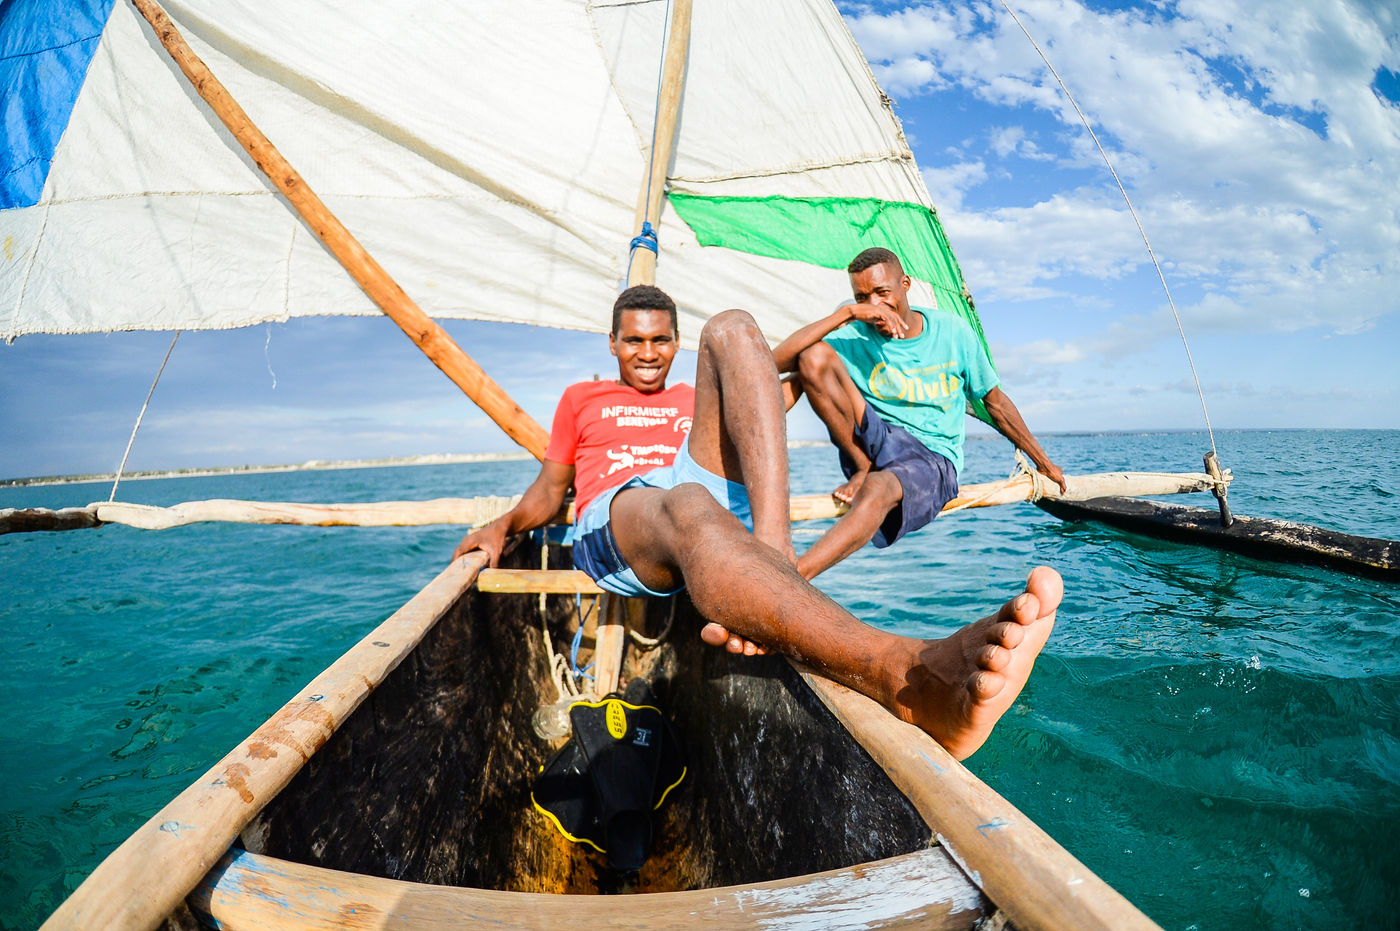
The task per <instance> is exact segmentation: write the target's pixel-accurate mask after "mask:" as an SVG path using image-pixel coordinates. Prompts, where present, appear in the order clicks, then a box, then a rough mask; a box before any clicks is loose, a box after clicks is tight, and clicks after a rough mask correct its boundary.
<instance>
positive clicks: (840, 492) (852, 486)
mask: <svg viewBox="0 0 1400 931" xmlns="http://www.w3.org/2000/svg"><path fill="white" fill-rule="evenodd" d="M869 474H870V469H869V468H868V467H867V468H864V469H861V470H860V471H859V472H857V473H856V474H855V475H852V476H851V477H850V478H848V479H846V483H845V484H844V485H839V486H837V488H836V490H835V491H833V492H832V493H831V497H833V498H835V499H836V500H837V501H844V502H846V503H847V504H850V503H851V502H852V501H854V500H856V495H858V494H860V486H862V485H864V484H865V477H866V476H867V475H869Z"/></svg>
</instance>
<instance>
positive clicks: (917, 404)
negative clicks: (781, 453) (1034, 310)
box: [826, 307, 999, 471]
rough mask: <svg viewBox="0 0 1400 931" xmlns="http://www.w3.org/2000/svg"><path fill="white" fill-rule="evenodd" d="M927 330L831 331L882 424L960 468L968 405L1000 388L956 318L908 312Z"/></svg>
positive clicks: (859, 326) (852, 326) (863, 326)
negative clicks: (912, 333)
mask: <svg viewBox="0 0 1400 931" xmlns="http://www.w3.org/2000/svg"><path fill="white" fill-rule="evenodd" d="M911 309H912V310H914V311H916V312H917V313H918V314H919V315H920V316H922V317H923V318H924V330H923V332H922V333H920V334H919V335H918V336H916V337H914V338H913V339H890V338H889V337H887V336H884V335H882V334H881V333H880V331H879V330H877V329H875V327H873V326H871V325H870V324H868V323H864V322H862V321H860V320H853V321H851V322H850V323H848V324H846V325H845V326H843V327H841V328H840V329H839V330H834V331H832V332H831V333H828V334H827V336H826V341H827V342H828V343H830V344H831V347H832V348H833V349H835V350H836V354H837V355H838V356H840V357H841V361H842V362H844V363H845V364H846V371H847V372H849V373H850V375H851V379H852V380H853V381H854V382H855V383H856V387H857V388H859V389H860V393H861V394H862V395H864V397H865V402H866V403H867V404H869V405H871V406H872V407H874V408H875V411H876V413H878V414H879V415H880V416H881V417H882V418H884V420H885V422H886V423H893V424H898V425H899V426H901V427H903V428H904V429H906V430H908V431H909V432H910V433H912V434H913V435H914V436H915V437H917V438H918V439H919V441H920V442H921V443H923V444H924V445H925V446H927V447H928V448H929V449H931V450H933V451H934V452H936V453H942V454H943V455H944V456H947V457H948V459H949V460H950V461H951V462H952V463H953V467H954V468H956V469H957V470H958V471H962V464H963V457H962V452H963V437H964V435H965V424H964V419H965V418H966V409H967V408H966V402H967V401H969V400H972V399H976V398H981V397H982V396H983V395H985V394H986V393H987V392H988V391H991V390H992V389H993V388H995V387H996V386H997V384H998V383H999V382H998V379H997V373H996V370H995V369H993V368H992V363H991V362H990V361H989V360H988V359H987V354H986V353H985V352H983V351H982V346H981V344H980V343H979V342H978V341H977V337H976V335H974V334H973V332H972V328H971V327H969V326H968V325H967V324H966V323H965V322H964V321H963V319H962V318H961V317H958V316H956V315H954V314H951V313H947V312H944V311H937V310H930V309H929V308H927V307H913V308H911Z"/></svg>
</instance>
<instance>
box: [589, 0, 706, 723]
mask: <svg viewBox="0 0 1400 931" xmlns="http://www.w3.org/2000/svg"><path fill="white" fill-rule="evenodd" d="M690 8H691V0H675V5H674V6H673V7H672V8H671V36H670V39H669V40H668V41H667V43H666V52H665V57H664V58H663V59H662V63H661V83H660V87H659V88H658V90H657V95H656V116H655V119H654V122H653V125H652V147H651V152H650V153H649V158H648V160H647V173H646V177H645V178H644V179H643V181H642V188H641V193H640V194H639V195H638V197H637V222H636V226H635V230H636V235H637V236H638V237H642V236H643V234H644V233H646V232H648V231H651V230H655V228H656V227H658V226H660V224H661V197H662V194H664V193H665V190H666V173H667V169H668V168H669V167H670V165H671V152H672V150H673V149H674V147H675V141H676V122H677V120H678V119H679V116H680V104H681V94H682V93H683V91H684V90H685V67H686V59H687V57H688V56H689V54H690ZM655 242H656V240H655V238H652V244H653V245H655ZM631 252H632V254H631V257H630V258H629V260H628V263H627V286H628V287H629V288H630V287H631V286H633V285H638V284H655V283H656V253H655V252H653V251H652V250H651V249H649V248H645V247H642V246H635V245H634V246H633V248H632V250H631ZM641 605H642V601H641V600H640V599H627V600H626V601H624V600H623V599H621V598H619V597H617V596H616V595H612V594H605V595H604V596H603V602H602V605H601V606H600V610H599V614H598V633H597V640H596V641H595V642H596V647H595V649H594V653H593V691H594V693H595V694H597V695H598V696H599V697H601V696H603V695H606V694H608V693H609V692H612V691H614V690H616V689H617V687H618V682H619V679H620V677H621V674H622V656H623V653H624V651H625V650H626V648H627V623H628V622H629V620H630V621H639V620H640V617H641V614H642V609H641Z"/></svg>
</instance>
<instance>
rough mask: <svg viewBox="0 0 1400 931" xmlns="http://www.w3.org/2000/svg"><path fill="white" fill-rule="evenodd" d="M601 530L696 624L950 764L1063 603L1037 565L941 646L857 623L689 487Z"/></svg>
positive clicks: (1012, 692) (630, 508) (1025, 671)
mask: <svg viewBox="0 0 1400 931" xmlns="http://www.w3.org/2000/svg"><path fill="white" fill-rule="evenodd" d="M612 521H613V529H614V532H615V534H616V538H617V543H618V546H619V548H620V549H621V550H622V555H623V556H624V557H625V558H626V559H627V562H628V564H629V565H630V566H631V567H632V568H633V570H634V571H635V572H636V573H637V576H638V577H639V578H640V579H641V580H642V582H643V583H644V584H646V585H647V586H649V587H653V588H658V589H662V588H665V587H670V586H673V585H675V584H678V583H680V582H682V581H683V582H684V584H685V585H686V587H687V588H688V589H689V590H690V596H691V599H692V600H693V601H694V602H695V607H696V608H697V609H698V610H699V611H700V613H701V614H702V615H704V616H705V617H706V618H708V619H710V620H711V621H713V622H715V623H717V624H719V625H721V626H722V627H723V628H725V629H726V630H727V631H729V632H730V633H732V634H737V635H739V636H741V637H744V638H747V639H749V640H753V641H757V642H759V643H763V644H765V645H767V646H768V647H769V648H772V649H777V650H781V651H782V652H784V653H787V654H788V655H790V656H792V657H793V658H795V659H797V660H799V661H801V662H804V663H806V664H808V665H810V666H812V667H814V668H816V669H817V670H819V671H820V672H822V673H824V674H825V675H828V676H830V677H831V678H833V679H835V680H836V681H838V682H841V683H842V684H844V685H847V686H849V687H850V688H853V689H855V690H857V691H859V692H862V693H864V694H865V695H868V696H869V697H871V698H873V699H875V700H876V701H878V702H880V703H881V704H883V705H884V706H885V707H886V708H888V709H889V710H890V711H892V712H893V713H894V714H896V715H898V716H899V717H900V718H901V719H903V720H905V721H909V722H911V723H913V724H915V725H917V726H918V727H920V728H922V729H923V730H924V731H926V732H927V733H929V734H930V735H932V736H933V737H934V738H935V739H936V740H937V741H938V742H939V743H941V744H942V745H943V746H944V747H946V748H947V749H948V751H949V752H950V753H952V754H953V755H954V756H956V757H958V758H959V759H962V758H965V757H967V756H969V755H971V754H972V752H973V751H975V750H976V749H977V748H978V747H980V746H981V745H982V743H983V741H985V740H986V739H987V736H988V734H990V733H991V730H992V727H993V726H994V725H995V724H996V722H997V720H998V719H999V718H1000V717H1001V716H1002V715H1003V714H1004V713H1005V712H1006V710H1007V709H1008V708H1009V707H1011V704H1012V702H1014V701H1015V699H1016V696H1017V695H1019V694H1020V691H1021V688H1022V687H1023V686H1024V685H1025V683H1026V680H1027V678H1028V677H1029V676H1030V673H1031V668H1032V666H1033V665H1034V663H1035V658H1036V656H1037V655H1038V654H1039V653H1040V650H1041V648H1042V647H1044V645H1045V641H1046V639H1047V638H1048V637H1049V636H1050V631H1051V629H1052V628H1053V627H1054V623H1055V611H1056V608H1057V607H1058V606H1059V603H1060V598H1061V596H1062V594H1063V588H1062V584H1061V582H1060V577H1059V575H1058V574H1057V573H1056V572H1055V571H1054V570H1053V569H1049V568H1046V567H1041V568H1039V569H1036V570H1035V571H1034V572H1032V573H1031V576H1030V579H1029V581H1028V582H1027V584H1026V590H1025V592H1023V593H1022V594H1020V595H1018V596H1016V597H1015V598H1013V599H1012V600H1010V601H1008V602H1007V603H1006V604H1004V605H1002V607H1001V608H1000V609H999V610H998V611H996V612H995V613H993V614H992V615H989V616H988V617H986V618H983V619H982V620H980V621H977V622H975V623H972V624H969V625H968V626H966V627H964V628H962V629H961V630H959V631H958V632H957V633H955V634H953V635H952V636H951V637H947V638H945V639H942V640H919V639H915V638H911V637H901V636H898V635H896V634H892V633H889V632H888V631H882V630H879V629H877V628H874V627H871V626H869V625H867V624H864V623H862V622H860V621H859V620H857V619H856V618H855V617H853V616H852V615H851V614H850V613H849V612H847V611H846V610H845V609H843V608H842V607H841V606H840V605H838V604H836V603H835V602H834V601H832V600H831V599H830V598H828V597H826V595H824V594H822V593H821V592H820V591H818V590H817V589H816V588H813V587H812V585H811V584H810V583H808V582H807V581H806V580H805V579H803V578H802V576H801V575H799V574H798V572H797V570H796V568H795V567H794V566H793V565H792V564H791V563H790V562H789V561H788V560H787V559H785V558H784V557H783V556H782V555H780V554H779V553H778V552H777V550H775V549H773V548H772V547H770V546H767V545H764V544H763V543H760V542H759V541H758V540H756V539H755V538H754V537H753V536H751V535H750V534H748V533H747V532H746V531H745V530H744V528H743V525H742V524H740V523H739V521H738V519H737V518H735V517H734V516H733V515H732V514H730V513H729V512H728V511H726V510H724V509H723V508H722V507H720V505H719V504H718V503H717V502H716V501H715V500H714V498H712V497H711V496H710V495H709V493H708V492H706V491H705V490H704V489H703V488H701V487H699V486H698V485H679V486H677V487H675V488H672V489H669V490H662V489H657V488H636V489H628V490H626V491H623V492H622V493H620V494H619V495H618V496H617V498H616V499H614V501H613V507H612ZM707 639H708V638H707ZM711 642H713V641H711Z"/></svg>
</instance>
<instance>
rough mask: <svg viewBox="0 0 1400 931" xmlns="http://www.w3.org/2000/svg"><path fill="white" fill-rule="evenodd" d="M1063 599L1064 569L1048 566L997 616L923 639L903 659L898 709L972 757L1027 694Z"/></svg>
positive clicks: (962, 756) (961, 753)
mask: <svg viewBox="0 0 1400 931" xmlns="http://www.w3.org/2000/svg"><path fill="white" fill-rule="evenodd" d="M1063 596H1064V582H1063V581H1062V580H1061V579H1060V574H1059V573H1058V572H1056V571H1055V570H1054V569H1051V568H1050V567H1049V566H1040V567H1038V568H1036V569H1034V570H1032V572H1031V574H1030V577H1029V578H1028V579H1027V580H1026V590H1025V592H1024V593H1022V594H1020V595H1017V596H1016V597H1015V598H1013V599H1011V600H1010V601H1008V602H1007V603H1006V604H1004V605H1002V606H1001V608H1000V610H998V611H997V612H996V613H995V614H992V615H989V616H987V617H984V618H983V619H982V620H980V621H975V622H973V623H971V624H968V625H967V626H966V627H964V628H962V629H961V630H959V631H958V632H957V633H955V634H953V635H952V636H950V637H947V638H946V639H943V640H926V641H923V642H922V644H921V645H919V646H916V647H915V648H914V649H915V653H914V655H913V656H912V657H909V656H906V657H905V658H903V659H902V660H901V661H900V662H901V664H902V666H903V669H904V670H907V671H903V672H900V673H897V674H898V675H902V681H903V684H902V685H897V686H896V689H897V691H896V693H895V696H894V704H893V705H892V706H891V707H890V710H892V711H893V712H894V713H895V714H896V715H898V716H899V718H900V719H901V720H904V721H908V722H910V723H912V724H916V725H918V726H919V727H920V728H922V729H923V730H924V731H926V732H927V733H928V734H930V735H931V736H932V737H933V738H934V739H935V740H937V741H938V742H939V743H940V744H942V745H943V746H944V747H945V748H946V749H947V750H948V752H949V753H951V754H952V755H953V757H954V758H956V759H959V760H965V759H967V758H968V757H969V756H971V755H972V754H973V753H974V752H976V750H977V748H978V747H980V746H982V744H983V742H984V741H986V739H987V737H988V735H990V734H991V732H992V728H993V727H994V726H995V725H996V723H997V721H999V720H1001V716H1002V715H1003V714H1005V713H1006V711H1007V709H1008V708H1010V707H1011V705H1012V703H1013V702H1015V701H1016V697H1017V696H1018V695H1020V694H1021V689H1022V687H1023V686H1025V684H1026V680H1027V679H1028V678H1030V674H1031V668H1032V667H1033V666H1034V665H1035V658H1036V657H1037V656H1038V655H1039V654H1040V651H1041V649H1042V648H1043V647H1044V646H1045V641H1046V640H1048V639H1049V637H1050V631H1051V630H1052V629H1053V628H1054V626H1055V611H1056V609H1057V608H1058V607H1059V605H1060V599H1061V598H1062V597H1063ZM911 659H912V661H913V662H912V663H910V660H911Z"/></svg>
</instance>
